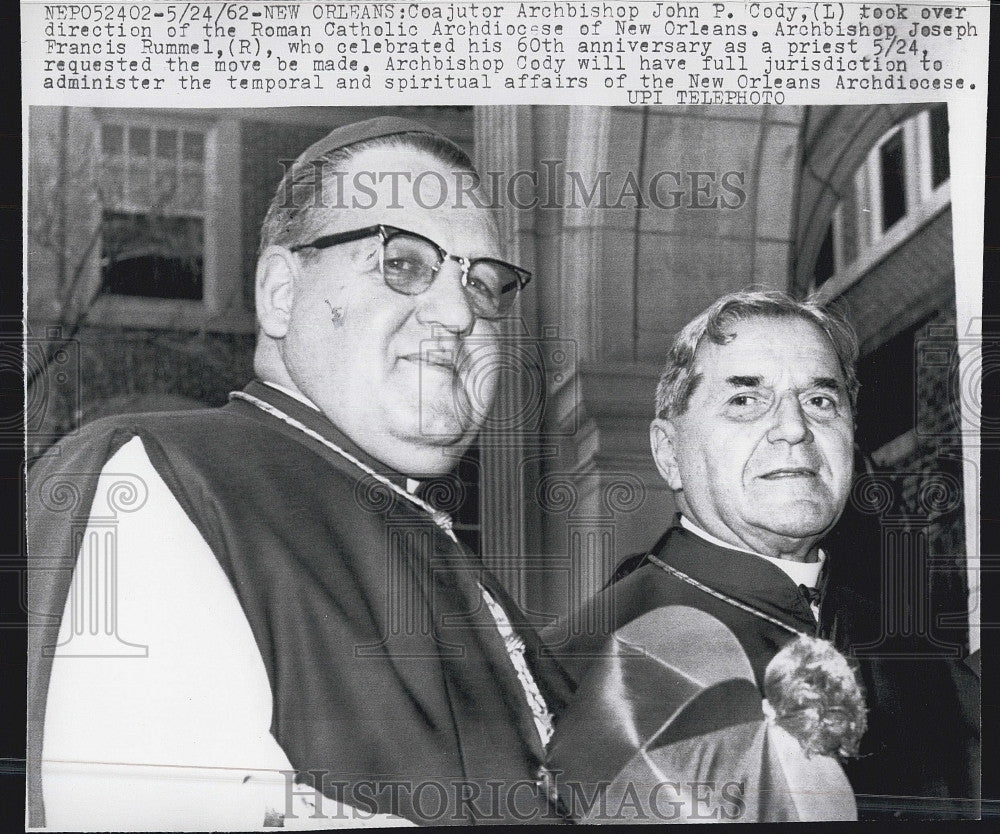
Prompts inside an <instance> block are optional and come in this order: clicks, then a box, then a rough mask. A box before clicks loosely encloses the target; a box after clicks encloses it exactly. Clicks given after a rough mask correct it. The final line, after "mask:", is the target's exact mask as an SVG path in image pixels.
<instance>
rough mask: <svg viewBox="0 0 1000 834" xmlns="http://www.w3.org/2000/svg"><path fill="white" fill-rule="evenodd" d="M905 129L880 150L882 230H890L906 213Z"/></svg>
mask: <svg viewBox="0 0 1000 834" xmlns="http://www.w3.org/2000/svg"><path fill="white" fill-rule="evenodd" d="M905 156H906V155H905V152H904V151H903V131H901V130H898V131H896V133H895V134H894V135H893V136H892V137H891V138H890V139H889V141H888V142H886V143H885V144H884V145H882V148H881V150H880V151H879V167H880V169H881V172H882V231H883V232H885V231H888V230H889V229H890V228H892V227H893V226H894V225H895V224H896V223H898V222H899V221H900V220H901V219H902V218H903V215H904V214H906V158H905Z"/></svg>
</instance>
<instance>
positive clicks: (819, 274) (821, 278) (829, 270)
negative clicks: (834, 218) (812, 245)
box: [813, 222, 835, 288]
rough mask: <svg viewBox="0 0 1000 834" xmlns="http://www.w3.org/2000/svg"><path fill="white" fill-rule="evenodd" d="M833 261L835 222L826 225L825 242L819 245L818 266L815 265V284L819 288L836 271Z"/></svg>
mask: <svg viewBox="0 0 1000 834" xmlns="http://www.w3.org/2000/svg"><path fill="white" fill-rule="evenodd" d="M834 271H835V270H834V263H833V223H832V222H831V223H830V225H829V226H827V227H826V234H825V235H823V242H822V243H821V244H820V247H819V254H818V255H817V256H816V266H815V267H813V286H814V287H815V288H819V287H821V286H823V284H825V283H826V282H827V281H829V280H830V278H832V277H833V273H834Z"/></svg>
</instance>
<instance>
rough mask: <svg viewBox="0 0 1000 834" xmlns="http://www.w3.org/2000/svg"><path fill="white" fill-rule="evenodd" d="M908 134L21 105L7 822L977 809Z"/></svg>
mask: <svg viewBox="0 0 1000 834" xmlns="http://www.w3.org/2000/svg"><path fill="white" fill-rule="evenodd" d="M108 104H109V105H110V104H114V102H113V101H111V100H109V102H108ZM952 113H953V111H952V109H951V107H950V106H949V105H948V104H947V103H946V102H945V101H940V100H926V101H919V102H918V101H906V102H899V103H893V104H867V105H866V104H858V105H853V106H845V105H822V104H809V105H786V106H764V105H762V106H750V105H745V106H683V107H657V106H631V107H628V106H622V107H606V106H596V105H593V106H590V105H572V106H555V105H545V106H532V105H488V104H482V105H472V104H463V105H442V106H392V107H380V106H351V107H340V106H315V107H264V108H259V107H258V108H245V107H241V108H231V109H221V108H180V107H173V108H139V107H130V106H107V107H82V106H62V105H58V106H57V105H45V104H33V105H32V106H31V107H30V108H28V110H27V115H26V127H27V131H26V143H25V158H26V169H27V174H26V182H27V192H26V220H25V246H26V251H27V256H26V311H27V313H26V322H25V327H26V342H25V376H26V385H27V397H26V410H25V427H26V434H27V457H28V472H27V494H26V507H27V529H28V538H27V543H28V552H29V565H30V572H29V589H28V610H29V625H30V628H29V656H28V709H29V714H28V745H29V746H28V755H27V761H28V813H27V820H26V823H27V825H28V827H29V828H31V829H33V830H47V829H51V830H251V829H252V830H256V829H261V828H268V827H290V828H296V827H297V828H356V827H387V826H397V825H399V826H407V825H425V824H430V825H468V824H509V823H515V824H537V823H560V822H576V823H598V824H602V823H648V824H661V823H667V822H767V821H771V822H775V821H778V822H782V821H786V822H787V821H817V820H855V819H860V820H869V821H872V820H874V821H888V820H895V819H938V820H953V819H971V818H978V817H979V816H980V804H979V802H980V799H981V796H980V783H979V778H980V775H979V773H980V747H979V726H980V714H979V709H980V707H979V698H980V684H979V675H980V672H979V655H980V648H979V626H980V611H979V602H978V600H979V580H978V570H977V566H978V529H977V528H978V501H979V496H978V494H970V493H969V491H968V489H967V486H966V485H967V484H968V483H969V482H970V481H969V472H970V471H972V472H975V467H976V466H977V464H978V456H977V454H976V452H975V449H974V446H973V447H971V448H970V441H971V439H973V438H975V437H976V434H975V433H976V431H977V420H978V417H977V410H978V407H979V398H980V397H981V394H980V393H979V389H978V387H977V386H978V378H975V369H974V368H973V370H972V371H971V372H970V371H969V368H970V365H969V363H968V361H967V360H964V361H963V357H966V356H967V354H969V353H970V352H974V351H975V350H976V349H977V346H978V341H977V334H976V333H975V332H973V331H971V330H970V328H969V322H968V320H967V319H966V317H965V316H963V315H962V314H961V313H960V309H961V305H960V303H959V301H957V284H956V274H957V270H956V262H955V255H954V252H955V244H954V239H953V237H954V231H953V230H954V224H953V214H952V198H953V191H952V168H953V158H952V157H953V154H951V153H949V137H951V141H950V146H951V148H952V149H954V148H955V147H956V140H955V137H954V129H953V118H952ZM974 477H978V476H974ZM972 482H973V483H975V480H973V481H972ZM970 519H971V520H972V521H971V523H970Z"/></svg>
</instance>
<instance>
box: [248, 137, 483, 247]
mask: <svg viewBox="0 0 1000 834" xmlns="http://www.w3.org/2000/svg"><path fill="white" fill-rule="evenodd" d="M370 148H406V149H408V150H416V151H422V152H424V153H426V154H428V155H429V156H431V157H433V158H434V159H435V160H437V161H438V162H440V163H441V164H442V165H443V166H444V167H446V168H448V169H450V170H454V171H465V172H468V173H469V174H471V175H472V176H473V177H474V178H475V181H476V182H478V179H479V176H478V173H477V172H476V168H475V166H474V165H473V164H472V160H471V159H469V156H468V154H466V153H465V151H463V150H462V149H461V148H459V147H457V146H456V145H455V144H453V143H452V142H450V141H449V140H447V139H445V138H444V137H442V136H438V135H436V134H434V133H424V132H417V131H414V132H406V133H393V134H390V135H386V136H377V137H375V138H372V139H365V140H362V141H360V142H355V143H353V144H350V145H346V146H343V147H339V148H334V149H333V150H330V151H327V152H326V153H323V154H321V155H320V156H319V157H317V158H316V159H297V160H296V161H295V163H294V164H293V165H292V166H291V167H290V168H288V170H287V171H285V176H284V177H282V180H281V182H280V183H279V185H278V188H277V190H276V191H275V193H274V197H273V198H272V199H271V204H270V206H269V207H268V209H267V214H266V215H265V217H264V222H263V223H262V224H261V228H260V248H259V250H258V256H259V255H260V253H262V252H263V251H264V250H265V249H266V248H267V247H268V246H273V245H277V246H293V245H295V244H297V243H308V242H309V241H310V240H311V239H313V238H316V237H319V236H320V235H322V234H324V233H325V232H326V231H327V229H328V228H329V223H330V219H331V217H332V216H333V212H335V211H336V208H333V207H329V206H327V205H324V197H323V195H324V194H330V193H333V191H332V189H333V187H334V182H333V180H334V174H336V173H338V172H341V171H343V169H344V168H345V167H346V165H347V163H348V161H349V160H351V159H353V158H354V157H355V156H357V155H358V154H359V153H361V152H362V151H365V150H369V149H370Z"/></svg>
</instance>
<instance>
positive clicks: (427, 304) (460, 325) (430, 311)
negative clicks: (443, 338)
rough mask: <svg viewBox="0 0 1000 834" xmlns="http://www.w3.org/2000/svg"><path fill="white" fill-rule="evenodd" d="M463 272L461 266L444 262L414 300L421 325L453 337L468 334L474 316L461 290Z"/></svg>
mask: <svg viewBox="0 0 1000 834" xmlns="http://www.w3.org/2000/svg"><path fill="white" fill-rule="evenodd" d="M465 269H466V267H465V263H464V262H462V261H459V260H457V259H455V258H447V259H445V261H444V263H442V264H441V266H440V268H439V269H438V272H437V275H436V276H435V278H434V281H433V282H432V283H431V285H430V286H429V287H428V288H427V289H426V290H424V292H422V293H421V294H420V295H419V296H417V320H418V321H419V322H420V323H421V324H426V325H428V326H434V325H437V326H439V327H443V328H445V329H446V330H448V331H449V332H451V333H455V334H457V335H466V334H468V333H470V332H471V331H472V327H473V325H474V324H475V323H476V315H475V313H474V312H473V311H472V305H471V304H470V302H469V297H468V295H466V292H465V287H463V286H462V279H463V278H464V277H465Z"/></svg>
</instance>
